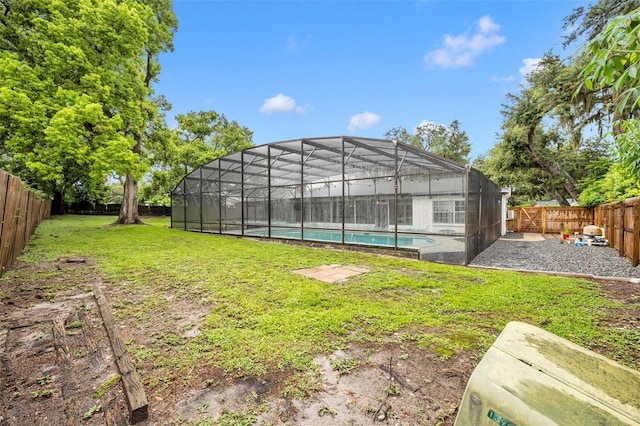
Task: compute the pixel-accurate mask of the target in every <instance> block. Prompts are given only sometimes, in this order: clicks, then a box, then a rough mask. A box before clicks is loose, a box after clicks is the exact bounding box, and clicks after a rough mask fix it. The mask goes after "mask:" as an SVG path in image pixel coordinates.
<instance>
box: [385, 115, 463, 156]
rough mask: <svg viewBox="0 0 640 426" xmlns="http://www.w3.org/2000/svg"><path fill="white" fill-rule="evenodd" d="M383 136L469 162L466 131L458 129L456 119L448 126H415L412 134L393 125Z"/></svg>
mask: <svg viewBox="0 0 640 426" xmlns="http://www.w3.org/2000/svg"><path fill="white" fill-rule="evenodd" d="M384 136H385V138H387V139H392V140H397V141H398V142H402V143H406V144H408V145H411V146H414V147H416V148H419V149H423V150H425V151H429V152H431V153H434V154H438V155H441V156H443V157H445V158H449V159H450V160H453V161H457V162H458V163H462V164H466V163H468V162H469V159H468V156H469V153H470V152H471V144H469V137H468V136H467V133H466V132H464V131H462V130H461V129H460V122H458V120H453V121H452V122H451V124H450V125H449V126H444V125H442V124H435V123H427V124H423V125H420V126H418V127H417V128H416V132H415V133H414V134H413V135H412V134H410V133H409V132H408V131H407V129H405V128H404V127H395V128H393V129H391V130H389V131H387V132H386V133H385V134H384Z"/></svg>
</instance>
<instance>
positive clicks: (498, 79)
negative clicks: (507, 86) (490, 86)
mask: <svg viewBox="0 0 640 426" xmlns="http://www.w3.org/2000/svg"><path fill="white" fill-rule="evenodd" d="M515 79H516V78H515V77H514V76H512V75H508V76H506V77H497V76H493V77H491V81H493V82H494V83H511V82H512V81H513V80H515Z"/></svg>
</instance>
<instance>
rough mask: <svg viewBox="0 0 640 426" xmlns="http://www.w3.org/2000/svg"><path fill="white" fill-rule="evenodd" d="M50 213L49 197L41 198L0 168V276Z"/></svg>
mask: <svg viewBox="0 0 640 426" xmlns="http://www.w3.org/2000/svg"><path fill="white" fill-rule="evenodd" d="M50 215H51V201H50V200H43V199H42V198H41V197H39V196H37V195H36V194H34V193H33V192H31V191H29V190H28V189H27V188H26V187H25V186H24V185H23V184H22V181H21V180H20V179H18V178H17V177H15V176H12V175H10V174H8V173H5V172H3V171H2V170H0V276H2V274H3V273H4V271H5V270H6V269H7V268H8V267H9V266H11V264H12V263H13V261H14V260H15V259H16V257H18V255H19V254H20V252H21V251H22V249H23V248H24V246H25V245H27V242H28V241H29V238H31V236H32V235H33V233H34V232H35V230H36V227H37V226H38V225H39V224H40V222H42V221H43V220H44V219H46V218H48V217H49V216H50Z"/></svg>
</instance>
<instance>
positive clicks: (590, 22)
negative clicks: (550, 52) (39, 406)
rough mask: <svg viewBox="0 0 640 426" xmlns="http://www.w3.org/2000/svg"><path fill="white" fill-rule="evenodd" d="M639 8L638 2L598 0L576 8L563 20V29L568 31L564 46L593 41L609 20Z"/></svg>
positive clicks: (629, 0)
mask: <svg viewBox="0 0 640 426" xmlns="http://www.w3.org/2000/svg"><path fill="white" fill-rule="evenodd" d="M639 7H640V1H639V0H599V1H598V2H597V3H595V4H593V5H590V6H589V7H588V8H585V7H584V6H580V7H577V8H575V9H574V10H573V12H572V13H571V14H570V15H569V16H567V17H565V18H564V24H563V28H564V30H565V31H568V32H567V34H566V35H565V37H564V43H563V44H564V46H565V47H566V46H568V45H569V44H571V43H573V42H575V41H577V40H580V38H581V37H583V36H585V37H586V41H587V42H589V41H591V40H593V39H594V38H595V37H596V36H597V35H598V34H600V33H601V32H602V31H603V30H604V28H605V26H606V25H607V24H608V23H609V21H610V20H611V19H614V18H616V17H618V16H621V15H626V14H628V13H630V12H631V11H633V10H635V9H637V8H639Z"/></svg>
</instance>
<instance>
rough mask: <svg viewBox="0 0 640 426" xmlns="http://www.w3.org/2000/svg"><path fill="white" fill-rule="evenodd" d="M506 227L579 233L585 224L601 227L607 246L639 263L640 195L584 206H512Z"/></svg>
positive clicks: (514, 229)
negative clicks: (607, 242) (595, 205)
mask: <svg viewBox="0 0 640 426" xmlns="http://www.w3.org/2000/svg"><path fill="white" fill-rule="evenodd" d="M509 212H510V213H509V216H510V217H511V219H509V220H508V221H507V230H508V231H512V232H538V233H541V234H559V233H560V231H561V230H562V229H568V230H569V232H570V233H571V234H573V233H574V232H578V233H582V232H583V229H584V227H585V226H587V225H596V226H598V227H600V228H603V229H604V236H605V238H606V239H607V240H609V246H610V247H613V248H614V249H616V250H618V253H619V254H620V256H625V257H627V258H629V260H630V261H631V264H632V265H633V266H638V264H639V263H640V197H636V198H629V199H627V200H625V201H619V202H614V203H606V204H601V205H599V206H597V207H594V208H587V207H511V208H509Z"/></svg>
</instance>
